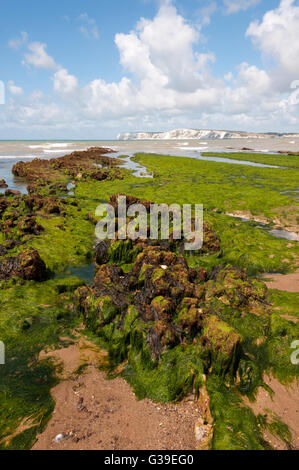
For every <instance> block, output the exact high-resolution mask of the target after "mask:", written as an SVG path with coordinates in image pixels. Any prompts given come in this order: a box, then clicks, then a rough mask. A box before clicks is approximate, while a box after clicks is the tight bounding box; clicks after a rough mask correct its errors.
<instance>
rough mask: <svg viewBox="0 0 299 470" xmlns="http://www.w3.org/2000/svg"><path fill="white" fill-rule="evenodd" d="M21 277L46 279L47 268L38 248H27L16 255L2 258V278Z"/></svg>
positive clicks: (0, 262) (0, 266)
mask: <svg viewBox="0 0 299 470" xmlns="http://www.w3.org/2000/svg"><path fill="white" fill-rule="evenodd" d="M11 277H19V278H21V279H24V280H26V281H44V280H45V279H46V277H47V270H46V265H45V263H44V261H43V260H42V259H41V257H40V255H39V253H38V251H37V250H26V251H23V252H22V253H20V254H19V255H18V256H16V257H6V258H2V259H1V260H0V280H1V281H3V280H7V279H9V278H11Z"/></svg>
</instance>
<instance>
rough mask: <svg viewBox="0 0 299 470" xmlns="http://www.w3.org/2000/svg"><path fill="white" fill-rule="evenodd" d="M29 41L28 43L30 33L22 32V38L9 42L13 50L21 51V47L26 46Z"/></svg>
mask: <svg viewBox="0 0 299 470" xmlns="http://www.w3.org/2000/svg"><path fill="white" fill-rule="evenodd" d="M27 41H28V33H26V32H25V31H22V32H21V37H20V38H15V39H11V40H10V41H9V42H8V45H9V47H11V48H12V49H15V50H18V49H20V47H22V46H23V45H24V44H26V42H27Z"/></svg>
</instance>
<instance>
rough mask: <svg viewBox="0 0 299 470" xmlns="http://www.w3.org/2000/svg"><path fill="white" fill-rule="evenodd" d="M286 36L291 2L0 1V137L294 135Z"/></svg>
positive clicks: (297, 112)
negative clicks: (204, 132) (1, 88)
mask: <svg viewBox="0 0 299 470" xmlns="http://www.w3.org/2000/svg"><path fill="white" fill-rule="evenodd" d="M298 31H299V2H298V1H297V0H281V1H280V0H265V1H263V0H238V1H236V0H212V1H206V0H184V1H182V0H181V1H179V0H178V1H175V0H173V1H171V0H161V1H158V0H157V1H156V0H125V1H124V0H111V1H110V2H105V1H101V0H85V1H81V0H73V1H70V0H63V1H56V0H53V1H52V2H40V1H36V0H27V1H26V2H24V1H11V2H5V3H4V4H2V6H1V15H0V58H1V69H0V80H2V81H3V82H4V84H5V88H6V103H5V104H4V105H3V104H2V105H0V138H1V139H23V138H29V139H31V138H45V139H49V138H54V139H56V138H66V139H68V138H80V139H83V138H84V139H102V138H103V139H106V138H111V139H113V138H115V137H116V135H117V134H118V133H119V132H126V131H151V130H154V131H159V130H169V129H173V128H177V127H180V128H181V127H185V128H187V127H193V128H215V129H235V130H249V131H282V132H287V131H288V132H299V126H298V123H299V107H298V103H297V101H298V102H299V99H298V100H297V98H296V87H297V85H298V86H299V82H298V84H297V83H296V81H298V80H299V60H298V59H299V39H298ZM291 86H292V88H291Z"/></svg>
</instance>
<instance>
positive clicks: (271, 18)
mask: <svg viewBox="0 0 299 470" xmlns="http://www.w3.org/2000/svg"><path fill="white" fill-rule="evenodd" d="M298 33H299V5H298V2H295V0H282V1H281V3H280V5H279V7H278V8H277V9H275V10H271V11H268V12H267V13H266V14H265V15H264V17H263V19H262V21H261V22H259V21H255V22H253V23H251V24H250V26H249V28H248V30H247V33H246V35H247V36H248V37H251V38H252V40H253V42H254V43H255V44H256V45H257V46H258V47H259V48H260V50H261V51H262V52H263V53H265V54H267V55H269V56H271V57H272V58H273V59H274V60H275V62H276V64H277V66H278V69H277V70H276V72H275V74H276V86H277V87H278V88H280V89H281V90H282V91H286V89H288V88H289V86H290V83H291V81H292V80H296V79H298V78H299V60H298V58H299V34H298Z"/></svg>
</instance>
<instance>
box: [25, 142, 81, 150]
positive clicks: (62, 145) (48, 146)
mask: <svg viewBox="0 0 299 470" xmlns="http://www.w3.org/2000/svg"><path fill="white" fill-rule="evenodd" d="M70 145H72V144H69V143H68V144H67V143H55V144H39V145H28V148H30V149H45V150H46V149H55V148H61V149H65V148H67V147H69V146H70Z"/></svg>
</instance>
